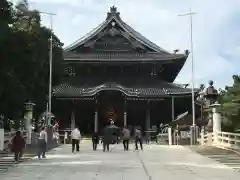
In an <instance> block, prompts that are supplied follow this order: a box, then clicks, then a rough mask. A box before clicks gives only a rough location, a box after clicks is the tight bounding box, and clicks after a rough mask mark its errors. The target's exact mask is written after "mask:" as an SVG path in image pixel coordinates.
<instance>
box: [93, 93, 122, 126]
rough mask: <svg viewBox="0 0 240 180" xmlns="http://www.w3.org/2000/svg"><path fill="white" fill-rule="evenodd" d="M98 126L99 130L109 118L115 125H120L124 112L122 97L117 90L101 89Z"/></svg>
mask: <svg viewBox="0 0 240 180" xmlns="http://www.w3.org/2000/svg"><path fill="white" fill-rule="evenodd" d="M98 100H99V116H98V118H99V119H98V122H99V124H98V126H99V130H100V131H101V130H102V129H103V127H104V126H105V125H106V124H107V123H108V121H109V120H110V119H111V120H112V121H114V123H115V124H116V125H117V126H120V127H122V126H123V124H124V122H123V118H124V117H123V114H124V97H123V95H122V93H121V92H119V91H102V92H101V93H100V94H99V96H98Z"/></svg>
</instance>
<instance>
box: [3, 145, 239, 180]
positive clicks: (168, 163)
mask: <svg viewBox="0 0 240 180" xmlns="http://www.w3.org/2000/svg"><path fill="white" fill-rule="evenodd" d="M131 149H133V145H131ZM70 151H71V146H70V145H63V146H61V147H58V148H56V149H54V150H52V151H51V152H49V153H48V155H47V159H44V160H38V159H37V158H34V159H32V160H30V161H28V162H25V163H21V164H19V165H16V166H15V167H13V168H11V169H9V170H8V172H6V173H0V179H1V180H23V179H24V180H34V179H38V180H40V179H44V180H45V179H50V180H76V179H83V180H90V179H94V180H107V179H109V180H110V179H111V180H132V179H138V180H150V179H151V180H159V179H166V180H168V179H169V180H171V179H179V180H183V179H184V180H186V179H191V180H205V179H208V180H236V179H239V176H240V173H239V172H236V171H234V170H233V169H232V168H230V167H228V166H226V165H222V164H220V163H219V162H216V161H214V160H212V159H209V158H207V157H205V156H202V155H199V154H197V153H195V152H192V151H191V150H190V149H188V148H187V147H181V146H164V145H162V146H161V145H145V146H144V150H143V151H134V150H131V151H129V152H125V151H123V150H122V146H121V145H112V146H111V151H110V152H109V153H108V152H102V150H101V149H99V150H98V151H97V152H93V151H92V150H91V143H90V142H82V143H81V150H80V152H79V153H76V154H72V153H71V152H70Z"/></svg>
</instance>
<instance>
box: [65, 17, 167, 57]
mask: <svg viewBox="0 0 240 180" xmlns="http://www.w3.org/2000/svg"><path fill="white" fill-rule="evenodd" d="M112 20H115V21H116V22H117V23H118V24H119V25H120V26H121V27H122V28H123V29H124V30H125V31H126V32H128V33H129V34H130V35H131V36H132V37H134V38H135V39H136V40H137V41H139V42H140V43H142V44H144V45H145V46H147V47H149V48H150V49H153V50H154V51H156V52H164V53H167V54H171V53H169V52H168V51H166V50H164V49H162V48H160V47H159V46H158V45H156V44H154V43H153V42H151V41H150V40H148V39H147V38H145V37H144V36H143V35H141V34H140V33H139V32H137V31H135V30H134V29H133V28H132V27H131V26H129V25H128V24H127V23H125V22H124V21H122V20H121V19H120V18H117V17H116V16H112V17H111V18H109V19H107V20H105V21H104V22H103V23H101V24H100V25H98V26H97V27H96V28H94V29H93V30H92V31H90V32H89V33H87V34H86V35H85V36H83V37H81V38H80V39H78V40H77V41H75V42H74V43H72V44H70V45H69V46H67V47H66V48H64V51H65V52H67V51H71V50H73V49H74V48H76V47H78V46H80V45H82V44H84V43H85V42H86V41H88V40H90V39H91V38H93V37H94V36H96V35H97V34H98V33H99V32H101V31H102V30H103V29H104V28H105V27H106V25H108V23H110V22H111V21H112Z"/></svg>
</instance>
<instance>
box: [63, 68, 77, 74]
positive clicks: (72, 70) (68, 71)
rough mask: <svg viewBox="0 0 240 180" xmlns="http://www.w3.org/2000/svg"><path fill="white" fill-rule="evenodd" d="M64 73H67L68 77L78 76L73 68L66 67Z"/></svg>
mask: <svg viewBox="0 0 240 180" xmlns="http://www.w3.org/2000/svg"><path fill="white" fill-rule="evenodd" d="M64 72H65V74H67V75H68V76H75V75H76V72H75V69H74V68H73V67H71V66H69V67H66V68H65V69H64Z"/></svg>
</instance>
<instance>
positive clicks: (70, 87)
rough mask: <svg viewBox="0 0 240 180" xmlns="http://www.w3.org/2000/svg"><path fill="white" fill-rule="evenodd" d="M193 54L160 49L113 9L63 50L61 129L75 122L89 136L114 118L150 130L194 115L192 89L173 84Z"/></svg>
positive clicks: (57, 109) (57, 108)
mask: <svg viewBox="0 0 240 180" xmlns="http://www.w3.org/2000/svg"><path fill="white" fill-rule="evenodd" d="M188 55H189V52H188V51H187V50H186V51H185V52H184V53H183V54H179V53H177V52H175V53H170V52H167V51H166V50H164V49H162V48H160V47H159V46H157V45H156V44H154V43H153V42H151V41H149V40H148V39H146V38H145V37H144V36H143V35H141V34H140V33H139V32H137V31H135V30H134V29H133V28H132V27H130V26H129V25H128V24H126V23H125V22H124V21H123V20H122V19H121V17H120V13H119V12H118V11H117V8H116V7H114V6H113V7H111V8H110V12H108V13H107V17H106V19H105V21H104V22H102V23H101V24H100V25H99V26H97V27H96V28H95V29H94V30H92V31H91V32H89V33H88V34H87V35H86V36H84V37H82V38H81V39H79V40H77V41H76V42H74V43H73V44H71V45H70V46H68V47H66V48H65V50H64V65H65V75H64V77H63V78H62V83H61V84H59V85H57V86H55V87H54V91H53V97H54V99H53V113H54V114H55V116H56V118H57V120H59V121H60V128H69V127H70V126H71V125H72V126H73V125H74V124H76V125H78V127H79V128H80V129H81V131H82V132H83V133H85V134H87V133H89V134H90V133H92V132H94V131H95V132H97V131H100V130H101V129H102V128H103V127H104V125H105V124H106V123H107V122H108V120H109V119H112V120H113V121H114V122H115V124H116V125H118V126H125V125H130V126H137V125H139V126H141V127H142V128H143V129H149V128H151V127H152V126H153V125H154V126H158V125H159V124H160V123H168V122H171V121H173V120H174V119H175V118H176V117H177V115H179V114H181V113H184V112H186V111H188V112H190V113H191V110H192V108H191V107H192V106H191V89H190V88H186V87H184V85H179V84H174V83H173V81H174V80H175V79H176V77H177V75H178V73H179V72H180V70H181V69H182V67H183V65H184V63H185V61H186V59H187V58H188ZM196 93H197V91H196Z"/></svg>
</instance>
